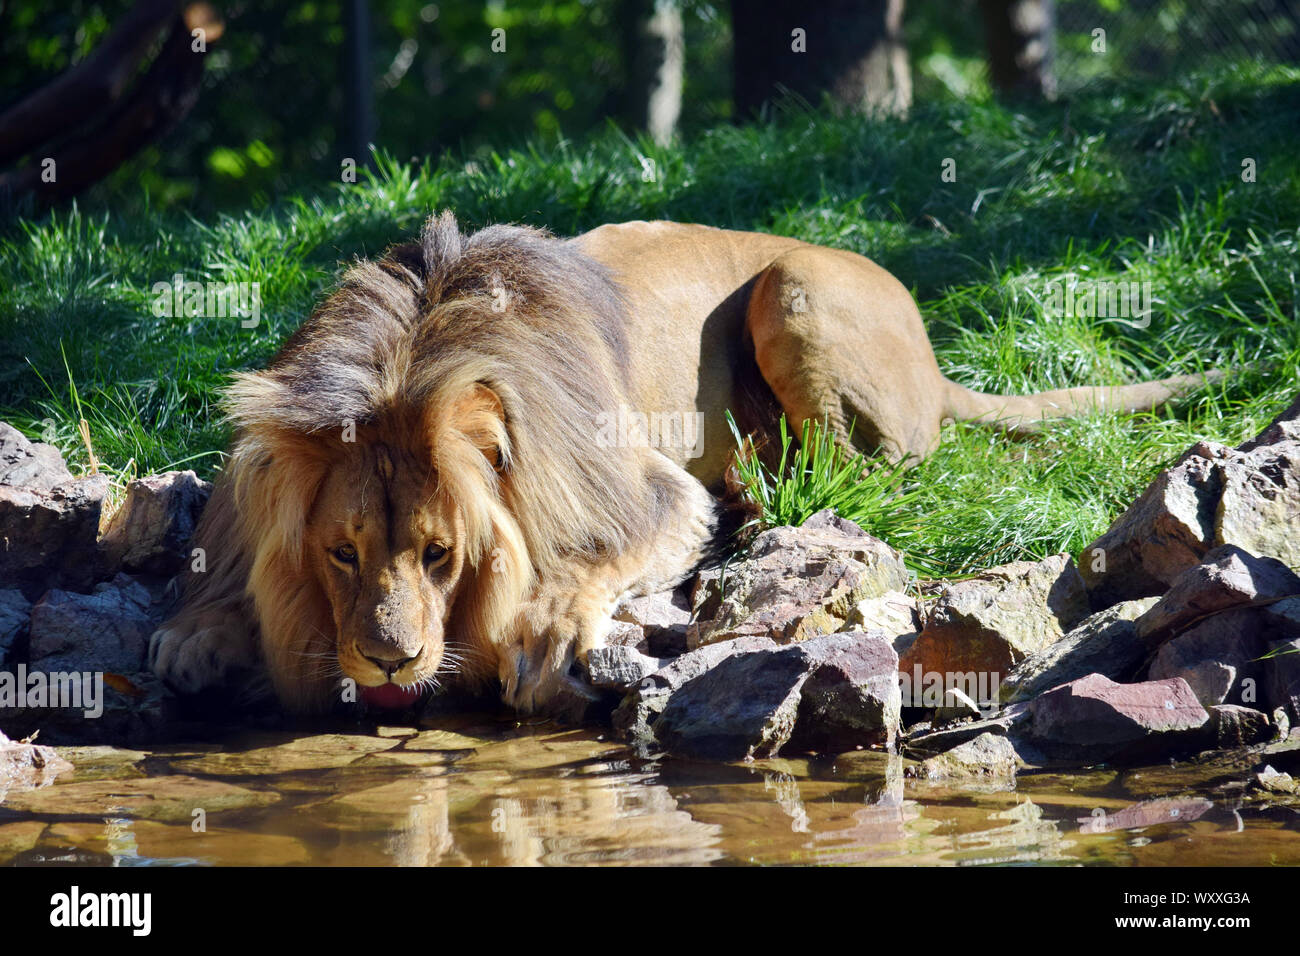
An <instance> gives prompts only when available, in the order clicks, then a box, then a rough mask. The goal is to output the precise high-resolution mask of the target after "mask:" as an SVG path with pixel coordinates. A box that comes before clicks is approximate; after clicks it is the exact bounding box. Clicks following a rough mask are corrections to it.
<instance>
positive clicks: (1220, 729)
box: [1208, 704, 1273, 750]
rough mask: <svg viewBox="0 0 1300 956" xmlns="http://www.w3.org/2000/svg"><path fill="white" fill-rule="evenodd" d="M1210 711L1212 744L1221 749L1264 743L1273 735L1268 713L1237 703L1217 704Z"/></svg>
mask: <svg viewBox="0 0 1300 956" xmlns="http://www.w3.org/2000/svg"><path fill="white" fill-rule="evenodd" d="M1208 710H1209V712H1210V722H1209V732H1210V735H1211V737H1210V741H1211V745H1212V746H1214V747H1216V748H1218V749H1220V750H1231V749H1233V748H1236V747H1249V746H1252V745H1253V744H1262V743H1265V742H1266V741H1268V739H1269V738H1270V737H1272V736H1273V725H1272V722H1271V721H1270V720H1269V719H1268V714H1266V713H1264V712H1263V711H1259V710H1255V709H1254V708H1252V707H1241V706H1239V705H1237V704H1216V705H1215V706H1213V707H1210V708H1208Z"/></svg>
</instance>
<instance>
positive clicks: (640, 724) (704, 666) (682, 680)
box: [613, 637, 776, 744]
mask: <svg viewBox="0 0 1300 956" xmlns="http://www.w3.org/2000/svg"><path fill="white" fill-rule="evenodd" d="M773 647H776V644H775V643H774V642H773V641H771V640H769V639H768V638H765V637H750V638H743V639H741V640H737V641H728V642H726V643H723V644H711V645H709V646H708V647H702V648H700V649H699V650H695V651H691V652H690V653H689V654H683V655H682V656H681V657H678V658H675V659H673V660H672V661H670V662H669V663H668V664H667V665H665V666H664V667H662V668H660V669H659V670H657V671H655V673H653V674H651V675H650V676H649V677H646V678H644V679H643V680H642V681H641V682H640V683H639V684H637V685H636V686H635V687H634V688H633V689H632V690H631V691H630V692H629V693H628V694H627V696H625V697H624V698H623V701H622V703H620V704H619V705H618V708H617V709H616V710H615V711H614V714H613V723H614V729H615V730H617V731H618V732H619V733H621V734H623V735H624V736H626V737H628V738H629V739H630V740H632V741H634V742H638V743H641V744H652V743H653V742H654V730H653V724H654V722H655V721H656V720H657V719H658V718H659V715H660V714H661V713H663V710H664V708H665V707H666V706H667V705H668V701H669V699H670V698H671V697H672V695H673V694H674V693H676V692H677V691H678V690H679V689H681V688H682V687H683V686H684V685H685V684H687V683H688V682H690V681H692V680H694V679H695V678H697V677H699V676H700V675H701V674H703V673H705V672H706V671H708V670H709V669H710V668H712V667H715V666H716V665H717V664H718V663H720V662H721V661H723V660H724V659H726V658H728V657H731V656H732V655H733V654H744V653H748V652H751V651H759V650H768V649H770V648H773Z"/></svg>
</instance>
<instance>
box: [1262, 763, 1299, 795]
mask: <svg viewBox="0 0 1300 956" xmlns="http://www.w3.org/2000/svg"><path fill="white" fill-rule="evenodd" d="M1255 783H1256V785H1257V786H1258V787H1259V789H1261V790H1266V791H1268V792H1269V793H1282V794H1288V795H1290V794H1300V781H1297V780H1295V779H1294V778H1293V777H1292V776H1291V775H1290V774H1289V773H1278V771H1276V770H1274V769H1273V768H1272V767H1271V766H1265V767H1264V769H1263V770H1261V771H1260V772H1259V773H1257V774H1255Z"/></svg>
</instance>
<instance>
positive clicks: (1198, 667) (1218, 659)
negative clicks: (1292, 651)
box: [1147, 608, 1265, 707]
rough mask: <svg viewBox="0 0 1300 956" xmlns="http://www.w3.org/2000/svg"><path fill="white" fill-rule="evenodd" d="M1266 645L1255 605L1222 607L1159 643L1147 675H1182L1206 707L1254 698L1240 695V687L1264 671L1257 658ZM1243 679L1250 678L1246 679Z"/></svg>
mask: <svg viewBox="0 0 1300 956" xmlns="http://www.w3.org/2000/svg"><path fill="white" fill-rule="evenodd" d="M1264 650H1265V646H1264V641H1263V639H1262V638H1261V637H1260V636H1259V617H1258V615H1257V614H1256V612H1255V610H1254V609H1249V608H1242V609H1237V610H1230V611H1225V612H1223V613H1221V614H1215V615H1212V616H1210V617H1208V618H1206V619H1205V620H1203V621H1201V622H1200V623H1199V624H1195V625H1193V626H1192V627H1190V628H1189V629H1187V630H1186V631H1183V632H1182V633H1181V634H1179V635H1178V636H1177V637H1174V638H1172V639H1170V640H1168V641H1165V643H1163V644H1161V645H1160V649H1159V650H1157V651H1156V654H1155V657H1154V658H1153V659H1152V661H1151V666H1150V668H1149V669H1148V670H1147V679H1148V680H1163V679H1165V678H1167V677H1181V678H1183V679H1184V680H1185V681H1187V683H1188V685H1189V686H1190V687H1191V688H1192V692H1193V693H1194V694H1196V699H1197V700H1199V701H1200V702H1201V703H1202V704H1203V705H1204V706H1206V707H1210V706H1213V705H1215V704H1222V703H1225V702H1227V703H1236V704H1241V703H1252V702H1253V701H1250V700H1243V698H1242V691H1243V688H1251V689H1253V688H1255V687H1257V686H1258V685H1259V683H1260V680H1261V677H1262V671H1261V666H1260V664H1259V663H1258V658H1259V657H1260V656H1261V655H1262V654H1263V653H1264ZM1247 680H1249V681H1250V683H1248V684H1247V683H1244V682H1245V681H1247ZM1249 696H1252V697H1253V694H1251V695H1249Z"/></svg>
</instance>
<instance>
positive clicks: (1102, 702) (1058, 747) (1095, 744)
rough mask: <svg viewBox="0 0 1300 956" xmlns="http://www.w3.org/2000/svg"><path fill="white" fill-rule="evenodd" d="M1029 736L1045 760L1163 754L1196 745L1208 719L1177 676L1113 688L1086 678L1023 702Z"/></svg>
mask: <svg viewBox="0 0 1300 956" xmlns="http://www.w3.org/2000/svg"><path fill="white" fill-rule="evenodd" d="M1029 714H1030V718H1031V720H1030V724H1029V728H1028V731H1029V736H1030V738H1031V739H1032V740H1033V742H1034V743H1035V744H1036V745H1038V746H1039V747H1041V748H1042V750H1043V751H1044V753H1046V754H1047V755H1048V756H1050V757H1062V756H1063V757H1068V758H1070V759H1073V760H1075V761H1084V760H1087V761H1099V760H1117V761H1118V760H1131V759H1145V758H1155V757H1160V756H1165V755H1168V754H1170V753H1174V752H1179V751H1180V750H1182V749H1186V748H1187V747H1188V746H1189V745H1192V744H1193V743H1196V742H1199V740H1200V736H1201V735H1196V734H1191V733H1189V732H1191V731H1196V730H1199V729H1200V728H1201V727H1203V726H1204V725H1205V724H1206V722H1207V721H1209V719H1210V715H1209V714H1208V713H1207V712H1206V711H1205V708H1204V707H1202V706H1201V704H1200V702H1199V701H1197V699H1196V697H1195V695H1194V694H1193V693H1192V689H1191V688H1190V687H1188V686H1187V682H1186V681H1184V680H1182V679H1181V678H1177V677H1175V678H1171V679H1169V680H1161V681H1144V682H1142V683H1140V684H1117V683H1115V682H1114V681H1112V680H1110V679H1109V678H1107V677H1104V676H1102V675H1101V674H1091V675H1089V676H1087V677H1082V678H1080V679H1079V680H1075V681H1071V682H1070V683H1068V684H1064V685H1062V686H1060V687H1057V688H1054V689H1052V690H1050V691H1048V692H1047V693H1045V694H1043V695H1042V696H1041V697H1037V698H1035V699H1034V700H1033V701H1032V702H1031V703H1030V704H1029Z"/></svg>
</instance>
